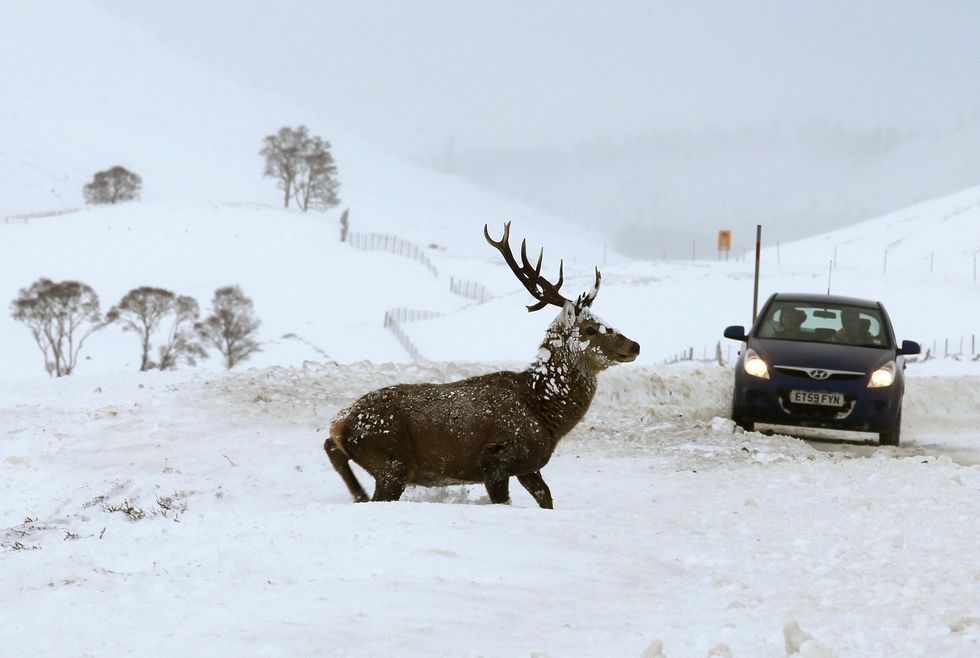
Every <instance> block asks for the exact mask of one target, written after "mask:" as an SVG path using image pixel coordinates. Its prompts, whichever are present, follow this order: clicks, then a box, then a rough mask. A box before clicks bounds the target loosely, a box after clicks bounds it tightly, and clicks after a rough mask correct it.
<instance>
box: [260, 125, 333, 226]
mask: <svg viewBox="0 0 980 658" xmlns="http://www.w3.org/2000/svg"><path fill="white" fill-rule="evenodd" d="M262 144H263V146H262V150H261V151H259V155H261V156H262V157H264V158H265V171H264V172H263V173H264V175H265V176H269V177H271V178H276V179H278V181H279V189H281V190H282V191H283V193H284V195H285V196H284V198H283V205H284V206H285V207H286V208H288V207H289V201H290V199H295V200H296V204H297V205H298V206H299V207H300V209H301V210H303V211H304V212H306V211H307V210H309V209H310V208H319V209H323V210H325V209H327V208H330V207H332V206H335V205H337V204H338V203H339V202H340V200H339V199H338V198H337V188H339V187H340V183H339V182H338V181H337V165H336V164H334V160H333V156H332V155H331V154H330V142H328V141H326V140H323V139H321V138H319V137H310V134H309V131H308V130H307V128H306V126H299V127H298V128H289V127H288V126H284V127H282V128H280V129H279V132H277V133H276V134H274V135H267V136H266V137H265V139H264V140H263V141H262Z"/></svg>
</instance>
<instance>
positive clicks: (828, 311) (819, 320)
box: [756, 301, 891, 348]
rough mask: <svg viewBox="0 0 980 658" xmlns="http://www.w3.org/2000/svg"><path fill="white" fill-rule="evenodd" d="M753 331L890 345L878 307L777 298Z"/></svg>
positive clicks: (784, 337) (780, 336)
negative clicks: (781, 299)
mask: <svg viewBox="0 0 980 658" xmlns="http://www.w3.org/2000/svg"><path fill="white" fill-rule="evenodd" d="M756 335H757V336H758V337H759V338H773V339H776V340H794V341H802V342H808V343H813V342H816V343H839V344H841V345H857V346H860V347H879V348H887V347H890V346H891V345H890V340H889V338H888V332H887V330H886V329H885V323H884V322H883V320H882V317H881V311H880V310H879V309H877V308H867V307H864V306H848V305H844V304H819V303H812V302H794V301H778V302H776V303H774V304H772V305H771V306H770V307H769V309H768V310H767V312H766V316H765V318H763V320H762V323H761V324H760V325H759V330H758V332H757V333H756Z"/></svg>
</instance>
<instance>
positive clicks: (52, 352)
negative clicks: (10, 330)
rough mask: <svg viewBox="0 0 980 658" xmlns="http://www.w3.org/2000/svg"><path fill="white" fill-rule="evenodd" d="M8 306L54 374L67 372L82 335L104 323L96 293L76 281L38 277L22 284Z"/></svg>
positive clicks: (83, 339)
mask: <svg viewBox="0 0 980 658" xmlns="http://www.w3.org/2000/svg"><path fill="white" fill-rule="evenodd" d="M10 308H11V315H12V316H13V318H14V320H16V321H17V322H22V323H23V324H25V325H27V328H28V329H30V330H31V335H32V336H33V337H34V342H35V343H37V346H38V348H40V350H41V353H42V354H43V355H44V368H45V369H46V370H47V371H48V374H49V375H51V376H54V377H62V376H64V375H70V374H71V373H72V372H73V371H74V370H75V366H76V365H77V364H78V355H79V353H80V352H81V351H82V346H83V345H84V344H85V339H87V338H88V337H89V336H90V335H91V334H92V333H93V332H94V331H97V330H99V329H101V328H102V327H104V326H105V323H104V322H103V321H102V312H101V310H100V309H99V296H98V295H96V294H95V291H94V290H92V288H91V287H89V286H88V285H86V284H84V283H80V282H78V281H61V282H60V283H55V282H54V281H51V280H49V279H45V278H41V279H38V280H37V281H35V282H34V283H33V284H31V286H30V287H29V288H21V291H20V294H19V295H17V298H16V299H14V301H13V302H11V304H10Z"/></svg>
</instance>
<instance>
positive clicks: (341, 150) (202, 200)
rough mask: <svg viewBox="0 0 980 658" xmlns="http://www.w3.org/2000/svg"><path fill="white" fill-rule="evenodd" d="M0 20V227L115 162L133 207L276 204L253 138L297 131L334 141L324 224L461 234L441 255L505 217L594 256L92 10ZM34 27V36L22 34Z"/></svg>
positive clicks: (67, 205) (459, 185)
mask: <svg viewBox="0 0 980 658" xmlns="http://www.w3.org/2000/svg"><path fill="white" fill-rule="evenodd" d="M2 12H3V14H2V18H3V20H0V42H3V44H4V49H5V52H11V53H22V54H23V57H17V58H14V57H5V58H0V77H2V79H3V80H4V84H5V92H6V93H7V97H8V98H11V99H14V102H10V103H7V104H6V105H5V107H4V108H0V189H3V190H4V194H3V195H2V196H0V218H3V217H14V218H16V217H19V216H21V215H25V214H35V213H45V212H48V211H53V210H61V209H75V208H78V207H80V206H81V205H82V187H83V186H84V185H85V184H86V183H87V182H89V181H90V180H91V178H92V176H93V174H94V173H95V172H96V171H99V170H102V169H107V168H109V167H110V166H112V165H115V164H121V165H123V166H125V167H127V168H128V169H130V170H132V171H134V172H136V173H138V174H139V175H140V176H142V178H143V191H142V199H143V201H145V202H150V203H155V204H161V205H169V206H174V205H188V204H191V205H200V204H214V203H258V204H268V205H270V206H278V205H280V204H281V192H280V191H279V190H278V189H277V188H276V183H275V181H274V180H273V179H270V178H263V177H262V168H263V162H262V158H261V157H260V156H259V154H258V151H259V149H260V147H261V145H262V138H263V137H265V136H266V135H268V134H270V133H273V132H275V131H276V130H278V129H279V128H280V127H281V126H284V125H289V126H295V125H299V124H306V125H308V126H309V128H310V131H311V133H312V134H314V135H319V136H322V137H323V138H324V139H327V140H328V141H330V142H331V143H332V145H333V149H332V151H333V154H334V158H335V160H336V162H337V165H338V170H339V179H340V183H341V188H340V198H341V206H340V207H339V208H338V209H337V212H336V213H334V215H332V217H333V219H334V220H335V219H336V217H337V216H338V215H339V210H340V209H341V208H350V209H351V229H352V230H354V231H361V232H368V231H378V230H387V229H388V228H394V227H401V228H402V230H401V231H400V235H401V237H403V238H406V239H410V240H412V241H414V242H418V243H420V244H422V245H424V246H427V245H429V244H433V245H436V246H437V247H445V246H448V245H450V244H452V243H453V240H454V236H455V235H457V234H458V235H461V236H466V237H465V238H464V240H463V242H462V243H456V244H452V246H454V247H455V248H457V249H460V248H462V249H464V250H466V249H469V248H470V247H469V245H476V247H475V249H473V250H472V252H477V253H481V254H482V253H483V251H484V249H483V246H482V245H483V243H482V240H481V239H480V235H481V232H482V227H483V224H484V223H485V222H489V223H491V224H500V223H502V222H503V221H506V220H508V219H510V220H514V221H516V222H517V223H518V224H520V225H522V226H523V227H524V230H525V231H526V234H527V235H529V236H531V237H537V238H539V239H543V238H545V237H548V238H549V240H548V243H549V244H551V245H555V246H556V247H557V246H561V247H565V246H567V244H566V243H565V237H566V236H568V237H570V238H572V244H580V245H590V246H589V247H588V248H587V249H586V251H585V252H583V253H582V254H581V257H582V258H584V259H585V260H588V261H590V262H591V261H593V260H595V258H597V257H601V256H602V254H603V253H604V251H603V247H604V245H603V244H602V241H601V239H600V238H598V237H597V236H596V235H595V234H594V233H590V232H582V231H579V230H576V229H574V228H571V227H567V226H566V224H565V223H564V222H560V221H558V220H556V219H555V218H554V217H552V216H549V215H547V214H546V213H542V212H540V211H535V210H531V209H530V208H528V207H526V206H523V205H522V204H520V203H516V202H512V201H508V200H505V199H503V198H501V197H499V196H496V195H494V194H491V193H487V192H484V191H482V190H480V189H479V188H476V187H475V186H474V185H472V184H470V183H466V182H464V181H461V180H458V179H455V178H453V177H447V176H444V175H441V174H434V173H430V172H427V171H425V170H423V169H420V168H417V167H414V166H412V165H410V164H408V163H405V162H403V161H400V160H398V159H396V158H394V157H391V156H390V155H388V154H386V153H384V152H382V151H379V150H378V149H377V148H375V147H373V146H371V145H370V144H369V143H366V142H364V141H363V140H360V139H358V138H356V137H354V136H351V135H348V134H345V133H343V132H340V131H338V129H336V128H335V127H334V126H333V125H332V123H331V120H330V116H329V114H328V113H326V114H325V113H324V112H323V111H314V110H312V109H310V108H305V107H301V106H298V105H296V104H295V103H290V102H287V101H284V100H283V99H281V98H277V97H275V96H274V95H271V94H268V93H265V92H259V91H258V90H255V89H252V88H247V87H244V86H241V85H238V84H236V83H233V82H230V81H228V80H226V79H223V78H221V77H220V76H217V75H215V74H214V73H212V72H210V71H208V70H206V69H204V68H202V67H201V66H198V65H197V64H194V63H192V62H190V61H188V60H186V59H184V58H182V57H181V56H180V55H179V54H177V53H174V52H173V51H171V50H168V49H167V48H166V47H164V46H163V45H162V44H161V43H160V42H159V41H158V40H157V39H156V38H154V37H153V36H152V35H151V34H149V33H147V32H145V31H144V30H141V29H140V28H139V27H137V26H136V25H134V24H132V23H128V22H126V21H123V20H120V19H118V18H117V17H116V16H114V15H113V14H111V13H109V12H106V11H104V10H102V9H101V8H99V7H98V6H97V5H96V4H94V3H89V2H85V1H81V2H73V1H68V0H55V1H54V2H46V3H43V4H23V5H19V6H16V7H15V6H11V5H5V6H4V7H3V9H2ZM36 25H44V26H45V29H44V30H43V31H37V30H29V29H27V28H28V27H31V26H36ZM573 236H582V237H585V239H584V240H578V239H577V238H575V237H573ZM586 236H588V237H586ZM469 238H476V239H475V240H472V241H471V240H470V239H469ZM609 247H610V248H607V249H605V254H606V257H607V258H610V259H615V258H616V255H615V254H614V253H613V252H612V249H611V245H609ZM575 251H576V250H575V249H564V251H563V255H565V257H566V258H574V257H576V256H577V254H576V253H575ZM472 252H471V253H472Z"/></svg>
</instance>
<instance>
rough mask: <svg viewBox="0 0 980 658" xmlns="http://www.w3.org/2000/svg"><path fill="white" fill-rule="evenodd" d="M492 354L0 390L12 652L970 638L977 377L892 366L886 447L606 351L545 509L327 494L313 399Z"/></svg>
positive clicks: (444, 494) (806, 648)
mask: <svg viewBox="0 0 980 658" xmlns="http://www.w3.org/2000/svg"><path fill="white" fill-rule="evenodd" d="M491 368H492V366H488V365H482V364H481V365H477V364H470V365H461V364H456V365H439V366H411V365H403V366H394V365H391V366H373V365H368V364H360V365H350V366H315V365H312V364H310V365H308V367H307V368H305V369H291V368H269V369H263V370H251V371H248V372H244V373H238V374H229V375H220V374H213V373H193V372H181V373H144V374H137V373H127V374H122V375H120V374H115V375H112V376H88V377H85V376H79V377H70V378H64V379H61V380H57V381H37V382H35V383H30V384H20V385H16V386H12V385H3V386H2V388H0V414H2V417H3V418H4V424H3V430H2V432H3V433H2V436H0V440H2V446H3V448H2V449H3V459H2V460H0V500H2V503H0V528H3V530H0V545H2V552H0V562H2V563H3V568H2V570H0V582H2V588H0V591H2V592H3V598H4V600H3V602H2V609H3V615H2V624H3V630H4V633H3V636H4V646H5V647H6V650H7V651H10V652H11V653H12V654H18V655H37V656H64V655H76V656H106V655H118V656H121V655H134V654H141V655H156V656H186V655H208V656H240V655H269V656H298V655H325V656H487V657H489V656H533V655H538V656H552V657H554V658H557V657H559V656H635V657H637V658H640V657H641V656H644V657H646V658H652V657H653V656H658V655H661V654H658V653H657V651H656V650H655V649H656V647H657V646H658V645H657V642H660V643H661V645H659V646H662V655H664V656H667V657H668V658H682V657H697V658H703V657H705V656H708V655H714V656H719V657H722V656H729V655H730V656H733V657H736V658H764V657H767V656H772V657H776V656H779V657H782V656H787V655H799V656H806V657H809V658H813V657H816V656H837V657H838V658H847V657H862V658H863V657H870V656H888V657H892V656H902V657H909V656H925V657H930V658H931V657H936V656H943V657H963V658H967V657H973V656H977V655H978V652H980V599H978V597H977V591H978V588H980V542H978V541H977V540H978V531H977V522H976V514H975V511H976V504H977V499H978V496H980V466H977V464H978V463H980V449H978V447H980V442H978V441H977V432H976V429H975V428H976V427H977V426H978V423H980V417H978V416H980V404H978V402H980V401H978V400H977V397H978V396H980V393H978V392H977V391H978V390H980V387H978V386H977V383H978V382H977V380H976V378H973V377H970V378H956V377H921V378H915V379H913V380H912V381H910V383H909V391H908V397H907V400H906V405H907V406H906V412H905V413H906V419H907V421H906V433H905V437H904V438H905V442H904V443H905V445H903V446H902V447H900V448H878V447H872V446H863V445H859V444H837V443H823V442H815V441H814V442H810V443H808V442H804V441H801V440H799V439H797V438H792V437H788V436H783V435H779V434H774V435H771V436H766V435H763V434H760V433H742V432H741V431H736V430H735V429H734V428H733V426H732V424H731V422H730V421H728V420H727V419H725V418H723V416H724V415H725V414H726V412H727V399H728V398H727V396H728V395H729V393H730V388H728V387H729V386H730V383H729V379H730V372H729V371H728V370H727V369H722V368H718V367H707V368H696V367H693V366H687V367H685V366H675V367H672V368H669V369H666V370H664V369H650V368H635V369H628V368H621V369H618V370H611V371H609V372H607V373H604V374H603V375H602V376H600V386H599V393H598V395H597V398H596V401H595V403H594V405H593V408H592V411H591V412H590V413H589V415H588V416H587V417H586V419H585V421H583V423H582V424H581V425H580V426H579V427H578V428H576V429H575V430H574V431H573V432H572V434H571V435H569V437H568V438H566V439H565V441H564V442H563V443H561V444H560V445H559V448H558V451H557V453H556V455H555V457H554V458H553V459H552V461H551V463H550V464H549V465H548V466H547V467H546V468H545V470H544V475H545V477H546V479H547V480H548V482H549V484H550V485H551V488H552V492H553V494H554V496H555V506H556V509H555V510H554V511H547V510H541V509H538V508H537V506H536V505H535V503H534V501H533V500H532V499H531V498H530V496H529V495H527V494H526V493H525V492H524V491H523V490H522V489H520V488H519V487H515V488H513V490H512V494H513V502H512V505H510V506H494V505H489V504H487V503H488V499H487V497H486V493H485V491H484V490H483V489H482V487H476V486H474V487H462V486H459V487H450V488H447V489H418V488H417V489H410V490H409V491H408V492H407V493H406V495H405V496H404V498H403V500H402V501H401V502H398V503H377V504H367V505H354V504H351V503H350V502H349V499H348V494H347V492H346V489H345V488H344V487H343V484H342V483H341V481H340V478H339V477H338V476H337V475H336V474H335V473H334V472H333V471H332V469H330V467H329V465H328V462H327V461H326V459H325V457H324V455H323V452H322V449H321V443H322V440H323V438H324V429H325V425H326V423H327V422H328V421H329V418H330V417H331V416H332V414H333V413H334V412H335V411H336V410H337V409H339V408H340V407H341V406H343V405H345V404H346V403H347V402H349V400H350V399H351V398H352V397H354V396H356V395H358V394H360V393H362V392H365V391H367V390H369V389H371V388H374V387H377V386H381V385H385V384H389V383H392V382H396V381H446V380H452V379H458V378H460V377H463V376H466V375H470V374H476V373H481V372H486V371H487V370H488V369H491ZM937 410H938V412H937ZM937 413H938V414H939V417H937V415H936V414H937ZM361 478H362V480H364V481H365V483H368V484H369V483H370V478H369V477H367V476H366V475H364V474H363V473H361ZM796 627H798V628H799V629H802V630H801V633H802V634H798V633H795V632H790V631H792V629H794V628H796ZM787 629H788V630H787ZM803 634H806V635H809V636H812V639H811V640H810V641H809V643H805V644H803V648H802V649H800V650H799V651H797V648H798V645H799V644H800V638H802V637H806V635H803ZM787 637H788V638H789V640H787ZM794 638H795V639H794ZM787 642H788V643H787Z"/></svg>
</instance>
